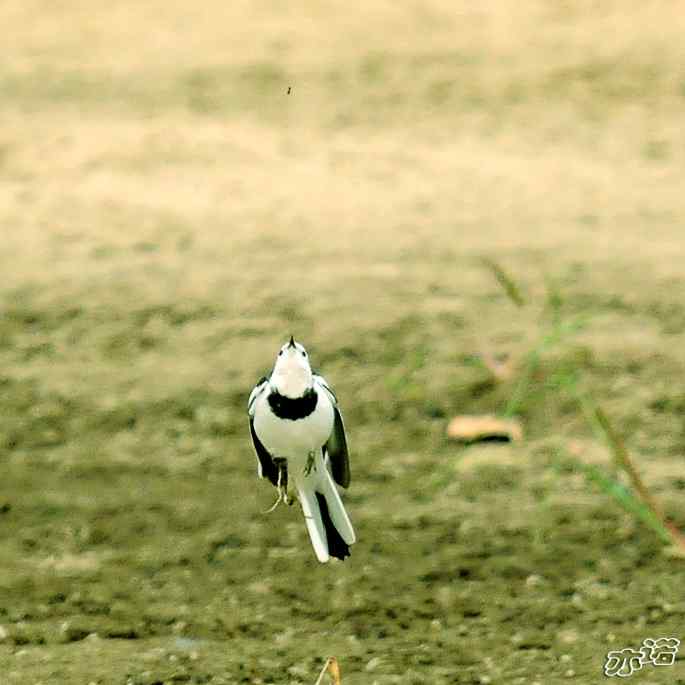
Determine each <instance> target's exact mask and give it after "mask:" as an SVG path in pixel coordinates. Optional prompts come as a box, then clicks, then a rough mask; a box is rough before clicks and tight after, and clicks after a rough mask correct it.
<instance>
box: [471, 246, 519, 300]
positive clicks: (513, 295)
mask: <svg viewBox="0 0 685 685" xmlns="http://www.w3.org/2000/svg"><path fill="white" fill-rule="evenodd" d="M481 261H482V263H483V265H484V266H485V267H487V268H488V269H489V270H490V272H491V273H492V275H493V276H494V277H495V278H496V279H497V282H498V283H499V284H500V285H501V286H502V289H503V290H504V292H505V293H506V294H507V295H508V296H509V299H510V300H511V301H512V302H513V303H514V304H515V305H516V306H517V307H523V306H524V305H525V304H526V300H525V298H524V297H523V293H522V292H521V289H520V288H519V286H518V285H517V283H516V281H514V279H513V278H512V277H511V276H509V274H508V273H507V272H506V271H505V270H504V269H503V268H502V267H501V266H500V265H499V264H498V263H497V262H496V261H495V260H494V259H490V258H489V257H483V258H482V260H481Z"/></svg>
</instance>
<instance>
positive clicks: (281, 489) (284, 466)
mask: <svg viewBox="0 0 685 685" xmlns="http://www.w3.org/2000/svg"><path fill="white" fill-rule="evenodd" d="M274 462H275V463H276V466H277V468H278V482H277V483H276V489H277V490H278V497H276V501H275V502H274V503H273V505H272V506H271V507H270V508H269V509H267V510H266V511H265V512H264V513H265V514H270V513H271V512H272V511H274V509H276V507H277V506H278V505H279V504H280V503H281V502H285V503H286V504H287V505H288V506H292V504H293V502H294V501H295V500H294V499H293V498H292V497H290V495H288V462H287V461H286V460H285V459H274Z"/></svg>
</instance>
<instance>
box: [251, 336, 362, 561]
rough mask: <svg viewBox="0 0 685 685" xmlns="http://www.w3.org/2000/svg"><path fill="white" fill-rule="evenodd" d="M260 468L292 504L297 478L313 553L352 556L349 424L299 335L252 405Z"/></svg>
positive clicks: (285, 347) (280, 498)
mask: <svg viewBox="0 0 685 685" xmlns="http://www.w3.org/2000/svg"><path fill="white" fill-rule="evenodd" d="M247 413H248V416H249V421H250V435H251V437H252V444H253V446H254V450H255V453H256V455H257V473H258V475H259V477H260V478H267V479H268V480H269V481H270V482H271V484H272V485H274V486H275V487H276V488H277V490H278V499H277V500H276V502H275V504H274V506H273V507H272V508H271V509H270V510H269V511H271V510H273V509H274V508H276V506H278V504H279V503H280V502H286V503H287V504H292V503H293V501H294V500H292V499H291V498H290V496H289V494H288V480H289V479H290V480H291V481H292V482H293V483H294V488H295V491H296V493H297V497H298V499H299V501H300V505H301V507H302V511H303V513H304V518H305V523H306V526H307V531H308V533H309V538H310V540H311V543H312V547H313V548H314V553H315V554H316V557H317V559H318V560H319V561H320V562H321V563H326V562H328V561H329V560H330V558H331V557H334V558H337V559H341V560H343V561H344V560H345V559H346V558H347V557H349V556H350V545H352V544H354V543H355V542H356V539H357V538H356V535H355V532H354V529H353V527H352V523H351V522H350V518H349V516H348V515H347V512H346V511H345V507H344V506H343V503H342V499H341V498H340V494H339V492H338V489H337V487H336V483H337V484H338V485H340V486H341V487H343V488H347V487H348V486H349V484H350V463H349V455H348V449H347V439H346V437H345V425H344V423H343V418H342V414H341V412H340V409H339V407H338V400H337V398H336V396H335V394H334V392H333V390H331V386H330V385H329V384H328V382H327V381H326V379H325V378H324V377H323V376H321V375H319V374H318V373H315V372H314V371H313V370H312V367H311V366H310V362H309V356H308V354H307V351H306V350H305V348H304V347H303V346H302V345H301V344H300V343H299V342H296V341H295V340H294V338H293V336H292V335H291V336H290V340H289V341H288V342H287V343H286V344H284V345H283V346H282V347H281V348H280V350H279V352H278V355H277V356H276V361H275V363H274V366H273V370H272V371H271V373H270V374H269V375H268V376H265V377H263V378H261V379H260V380H259V381H258V382H257V384H256V385H255V387H254V388H253V389H252V392H251V393H250V397H249V399H248V403H247Z"/></svg>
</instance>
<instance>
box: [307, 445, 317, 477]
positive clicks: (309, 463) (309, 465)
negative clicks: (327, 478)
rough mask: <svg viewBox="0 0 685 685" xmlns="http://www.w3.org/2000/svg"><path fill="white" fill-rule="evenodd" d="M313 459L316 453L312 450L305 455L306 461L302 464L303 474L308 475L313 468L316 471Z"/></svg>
mask: <svg viewBox="0 0 685 685" xmlns="http://www.w3.org/2000/svg"><path fill="white" fill-rule="evenodd" d="M315 459H316V453H315V452H313V451H312V452H310V453H309V454H308V455H307V463H306V464H305V465H304V475H305V476H308V475H309V474H310V473H311V472H312V469H314V471H316V463H315V462H314V460H315Z"/></svg>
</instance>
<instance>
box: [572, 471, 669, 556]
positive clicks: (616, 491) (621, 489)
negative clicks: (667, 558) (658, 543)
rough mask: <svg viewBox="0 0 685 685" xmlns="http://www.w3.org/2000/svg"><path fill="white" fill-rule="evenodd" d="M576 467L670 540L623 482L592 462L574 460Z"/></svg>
mask: <svg viewBox="0 0 685 685" xmlns="http://www.w3.org/2000/svg"><path fill="white" fill-rule="evenodd" d="M574 462H575V463H576V465H577V466H578V468H579V469H580V470H581V471H582V472H583V475H584V476H585V477H586V479H587V480H589V481H591V482H593V483H594V484H595V485H597V487H598V488H599V489H600V490H602V492H604V493H605V494H606V495H608V496H609V497H611V498H612V499H613V500H614V501H616V502H617V503H618V504H619V505H620V506H621V507H622V508H623V509H624V510H625V511H627V512H628V513H629V514H632V515H633V516H635V517H636V518H638V519H639V520H640V521H642V522H643V523H644V524H645V525H647V526H649V527H650V528H651V529H652V530H653V531H654V532H655V533H656V534H657V535H658V536H659V537H660V538H661V540H662V541H663V542H665V543H668V544H670V543H671V542H672V538H671V535H670V533H669V531H668V529H667V528H666V527H665V526H664V525H663V523H662V521H661V520H660V519H659V518H658V517H657V516H656V515H655V514H654V512H652V510H651V509H650V508H649V507H648V506H647V505H646V504H644V502H641V501H640V500H639V499H638V498H637V497H636V496H635V495H634V494H633V493H632V492H631V491H630V490H629V489H628V488H627V487H626V486H625V485H623V483H620V482H619V481H617V480H614V479H613V478H611V477H610V476H609V475H607V474H606V473H604V471H602V470H601V469H600V468H599V467H597V466H594V465H593V464H583V462H581V461H578V460H574Z"/></svg>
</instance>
